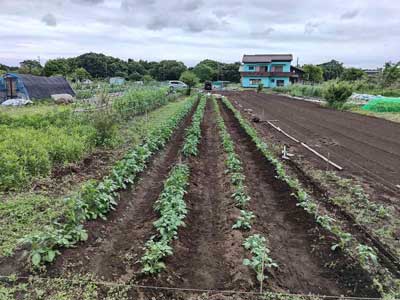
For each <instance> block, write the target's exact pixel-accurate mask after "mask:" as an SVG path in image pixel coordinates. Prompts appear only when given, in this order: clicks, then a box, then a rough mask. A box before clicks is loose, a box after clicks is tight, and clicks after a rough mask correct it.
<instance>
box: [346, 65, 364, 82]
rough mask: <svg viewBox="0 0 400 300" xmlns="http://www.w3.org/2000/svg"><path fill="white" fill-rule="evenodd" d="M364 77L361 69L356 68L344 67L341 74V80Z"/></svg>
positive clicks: (353, 79) (354, 79)
mask: <svg viewBox="0 0 400 300" xmlns="http://www.w3.org/2000/svg"><path fill="white" fill-rule="evenodd" d="M365 77H366V74H365V72H364V71H363V70H361V69H357V68H346V69H345V70H344V71H343V74H342V78H341V79H342V80H346V81H356V80H360V79H363V78H365Z"/></svg>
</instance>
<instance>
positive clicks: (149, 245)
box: [141, 164, 189, 274]
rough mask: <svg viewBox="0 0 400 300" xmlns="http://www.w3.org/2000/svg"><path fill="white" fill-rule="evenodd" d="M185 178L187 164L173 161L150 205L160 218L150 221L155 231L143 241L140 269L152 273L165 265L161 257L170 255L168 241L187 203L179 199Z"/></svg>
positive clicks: (185, 182)
mask: <svg viewBox="0 0 400 300" xmlns="http://www.w3.org/2000/svg"><path fill="white" fill-rule="evenodd" d="M188 180H189V167H188V166H187V165H186V164H178V165H176V166H175V167H174V168H173V169H172V171H171V172H170V174H169V177H168V179H167V180H166V181H165V183H164V190H163V192H162V193H161V195H160V197H159V199H158V200H157V201H156V203H155V205H154V209H155V210H156V211H157V212H158V213H159V214H160V218H159V219H158V220H157V221H155V222H154V227H155V228H156V229H157V232H158V235H154V236H152V237H151V238H150V240H149V241H147V242H146V245H145V253H144V255H143V256H142V258H141V263H142V265H143V269H142V272H143V273H145V274H155V273H158V272H160V271H162V270H164V269H165V264H164V262H163V261H162V259H163V258H164V257H166V256H168V255H172V253H173V252H172V247H171V245H170V244H171V242H172V241H173V240H174V239H176V238H177V236H178V228H179V227H181V226H183V225H184V224H185V223H184V219H185V217H186V214H187V212H188V211H187V207H186V203H185V200H184V199H183V197H184V195H185V193H186V188H187V186H188Z"/></svg>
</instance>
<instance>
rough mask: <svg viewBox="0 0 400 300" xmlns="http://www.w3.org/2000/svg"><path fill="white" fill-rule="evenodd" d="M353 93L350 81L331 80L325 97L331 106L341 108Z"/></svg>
mask: <svg viewBox="0 0 400 300" xmlns="http://www.w3.org/2000/svg"><path fill="white" fill-rule="evenodd" d="M352 93H353V91H352V88H351V85H349V84H348V83H346V82H331V83H330V84H329V85H328V86H327V88H326V89H325V90H324V93H323V97H324V98H325V100H326V101H327V102H328V105H329V106H331V107H333V108H339V109H340V108H341V107H342V106H343V105H344V103H346V101H347V99H348V98H349V97H350V96H351V94H352Z"/></svg>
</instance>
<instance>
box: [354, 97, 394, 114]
mask: <svg viewBox="0 0 400 300" xmlns="http://www.w3.org/2000/svg"><path fill="white" fill-rule="evenodd" d="M362 109H363V110H369V111H374V112H400V98H389V97H379V98H375V99H373V100H370V101H368V103H367V104H365V105H364V106H363V107H362Z"/></svg>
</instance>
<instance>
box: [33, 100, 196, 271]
mask: <svg viewBox="0 0 400 300" xmlns="http://www.w3.org/2000/svg"><path fill="white" fill-rule="evenodd" d="M194 102H195V98H194V97H193V98H191V99H189V100H188V102H187V103H186V104H185V105H184V106H183V107H182V108H181V109H180V110H179V111H177V112H176V114H175V115H174V116H173V117H172V118H170V119H169V120H167V121H166V122H165V123H163V124H160V126H159V127H156V128H155V129H154V130H152V131H150V132H149V133H148V135H147V136H146V137H145V139H144V140H143V142H142V143H141V144H140V145H138V146H136V147H134V148H133V149H132V150H131V151H129V152H128V153H127V154H126V155H125V156H124V158H123V159H122V160H121V161H119V162H117V163H116V164H115V166H114V168H113V169H112V171H111V173H110V175H108V176H106V177H105V178H104V179H103V180H102V181H100V182H95V181H91V182H88V183H87V184H85V185H84V186H83V188H82V190H81V191H80V192H79V193H77V195H75V196H73V197H69V198H66V199H65V201H66V204H67V206H68V207H69V208H70V209H69V212H68V213H67V214H66V215H65V216H64V217H63V218H61V219H60V220H57V221H56V222H54V224H53V228H52V229H51V230H48V231H46V232H43V233H41V234H40V235H37V236H33V237H30V238H28V239H27V240H26V242H28V243H29V244H31V246H32V247H31V249H32V250H31V253H30V262H31V263H32V266H33V267H39V266H41V265H43V264H45V263H46V262H50V261H52V260H54V257H55V256H56V255H57V254H59V252H58V251H57V249H58V248H60V247H71V246H73V245H74V244H76V243H78V242H79V241H82V240H86V239H87V233H86V232H85V231H84V229H83V227H82V224H83V222H85V221H87V220H93V219H96V218H103V219H106V215H107V213H108V212H109V211H110V210H113V209H115V207H116V206H117V204H118V191H119V190H121V189H124V188H126V187H127V185H128V184H131V183H133V182H134V181H135V180H136V179H137V177H138V176H139V174H140V172H142V171H143V170H144V169H145V168H146V165H147V164H148V162H149V159H150V157H151V156H152V155H153V154H154V153H156V152H157V151H159V150H160V149H162V148H163V147H164V146H165V145H166V143H167V141H168V140H169V139H170V137H171V136H172V133H173V131H174V129H175V128H176V127H177V126H178V125H179V124H180V123H181V121H182V120H183V118H184V117H185V116H186V115H187V114H188V113H189V111H190V110H191V108H192V106H193V105H194ZM39 256H40V259H39Z"/></svg>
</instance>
